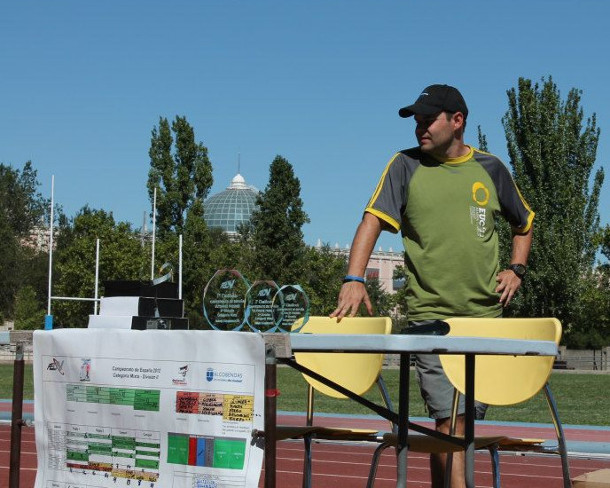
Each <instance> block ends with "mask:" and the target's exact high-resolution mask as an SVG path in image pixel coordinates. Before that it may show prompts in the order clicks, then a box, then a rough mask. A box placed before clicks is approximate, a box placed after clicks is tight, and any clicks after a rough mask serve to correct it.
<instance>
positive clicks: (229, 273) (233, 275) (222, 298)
mask: <svg viewBox="0 0 610 488" xmlns="http://www.w3.org/2000/svg"><path fill="white" fill-rule="evenodd" d="M249 287H250V285H249V284H248V282H247V281H246V279H245V278H244V277H243V276H242V275H241V273H240V272H239V271H237V270H234V269H220V270H218V271H216V273H214V276H212V278H211V279H210V281H208V284H207V285H206V287H205V290H204V292H203V315H204V316H205V318H206V320H207V321H208V324H210V326H211V327H212V328H214V329H216V330H240V329H241V328H242V327H243V326H244V324H245V303H246V295H247V292H248V288H249Z"/></svg>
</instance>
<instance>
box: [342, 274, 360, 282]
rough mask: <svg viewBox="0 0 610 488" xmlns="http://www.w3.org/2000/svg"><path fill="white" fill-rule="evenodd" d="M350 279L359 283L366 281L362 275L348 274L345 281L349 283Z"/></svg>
mask: <svg viewBox="0 0 610 488" xmlns="http://www.w3.org/2000/svg"><path fill="white" fill-rule="evenodd" d="M350 281H357V282H358V283H364V278H362V277H361V276H354V275H347V276H346V277H345V278H343V283H349V282H350Z"/></svg>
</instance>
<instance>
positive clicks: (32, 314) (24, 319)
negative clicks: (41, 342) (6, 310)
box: [15, 285, 45, 330]
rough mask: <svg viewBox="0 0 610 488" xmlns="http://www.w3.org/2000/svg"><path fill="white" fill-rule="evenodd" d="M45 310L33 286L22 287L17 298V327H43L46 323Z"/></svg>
mask: <svg viewBox="0 0 610 488" xmlns="http://www.w3.org/2000/svg"><path fill="white" fill-rule="evenodd" d="M44 315H45V310H44V308H43V307H42V306H41V304H40V301H39V300H38V298H37V297H36V290H34V288H33V287H31V286H29V285H28V286H24V287H22V288H21V289H20V290H19V292H18V293H17V297H16V299H15V329H24V330H35V329H41V328H42V326H43V324H44Z"/></svg>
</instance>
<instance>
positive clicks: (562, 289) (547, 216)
mask: <svg viewBox="0 0 610 488" xmlns="http://www.w3.org/2000/svg"><path fill="white" fill-rule="evenodd" d="M507 93H508V111H507V112H506V114H505V116H504V117H503V119H502V123H503V126H504V129H505V133H506V139H507V147H508V154H509V157H510V162H511V165H512V167H513V173H514V177H515V179H516V181H517V183H518V186H519V188H520V190H521V192H522V193H523V195H524V197H525V199H526V200H527V202H528V203H529V204H530V206H531V207H532V209H533V210H534V211H535V212H536V218H535V220H534V242H533V246H532V251H531V255H530V260H529V270H528V275H527V279H526V280H525V281H524V285H523V286H522V288H521V291H520V293H519V295H518V297H517V299H516V300H514V303H513V305H512V307H511V310H510V313H512V314H514V315H519V316H549V315H550V316H556V317H558V318H559V319H560V320H561V321H562V323H563V324H564V330H566V331H567V339H568V342H569V339H570V335H572V334H575V333H576V331H577V330H578V327H583V320H585V319H586V314H584V303H585V301H584V300H583V298H584V294H585V291H586V289H587V280H589V279H592V271H593V266H594V262H595V254H596V251H597V249H598V247H597V246H596V244H595V242H596V239H595V235H596V234H597V233H598V231H599V213H598V204H599V194H600V191H601V187H602V183H603V180H604V172H603V169H599V170H598V171H597V172H596V173H595V174H594V176H593V178H591V176H592V170H593V165H594V163H595V158H596V152H597V143H598V140H599V134H600V131H599V128H598V127H597V121H596V116H595V114H593V115H592V116H590V117H588V118H587V119H586V120H585V118H584V112H583V109H582V108H581V106H580V101H581V92H580V91H579V90H577V89H572V90H570V91H569V93H568V95H567V97H566V98H565V100H564V99H562V97H561V94H560V92H559V90H558V88H557V86H556V85H555V83H554V82H553V80H552V79H551V78H549V79H542V82H541V84H539V83H532V82H531V81H530V80H528V79H525V78H520V79H519V82H518V86H517V88H512V89H510V90H509V91H508V92H507ZM591 181H592V184H591ZM507 252H508V250H506V251H505V253H504V261H505V262H506V260H507V258H508V255H507Z"/></svg>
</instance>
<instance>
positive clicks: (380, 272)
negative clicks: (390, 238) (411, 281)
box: [316, 240, 405, 293]
mask: <svg viewBox="0 0 610 488" xmlns="http://www.w3.org/2000/svg"><path fill="white" fill-rule="evenodd" d="M316 247H318V248H319V247H322V242H321V241H320V240H318V243H317V244H316ZM331 251H332V252H335V253H337V254H341V255H343V256H346V257H347V256H349V251H350V248H349V246H345V247H344V248H340V247H339V244H338V243H337V244H335V247H333V248H331ZM404 264H405V260H404V253H403V252H395V251H393V250H392V248H390V249H389V250H388V251H384V250H383V249H382V248H381V247H379V248H378V249H377V251H375V250H374V251H373V252H372V254H371V258H370V259H369V262H368V264H367V266H366V271H365V278H366V279H373V278H376V279H378V280H379V284H380V285H381V287H382V288H383V289H384V290H385V291H386V292H388V293H396V291H397V290H399V289H400V288H402V287H403V285H404V280H395V279H394V278H393V276H394V270H395V269H396V267H397V266H404Z"/></svg>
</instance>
